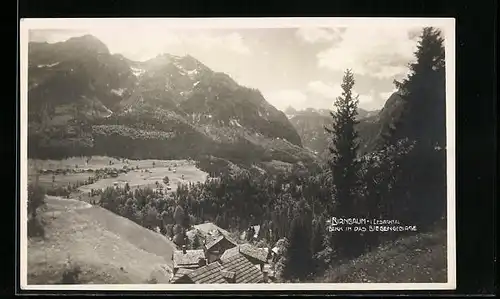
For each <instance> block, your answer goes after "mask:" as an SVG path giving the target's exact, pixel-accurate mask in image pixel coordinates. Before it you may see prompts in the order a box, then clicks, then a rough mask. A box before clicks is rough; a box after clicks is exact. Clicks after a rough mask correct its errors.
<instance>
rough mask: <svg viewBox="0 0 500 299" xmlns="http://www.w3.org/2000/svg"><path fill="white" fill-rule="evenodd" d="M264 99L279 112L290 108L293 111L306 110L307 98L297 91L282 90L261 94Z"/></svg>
mask: <svg viewBox="0 0 500 299" xmlns="http://www.w3.org/2000/svg"><path fill="white" fill-rule="evenodd" d="M263 95H264V98H265V99H266V100H267V101H268V102H269V103H270V104H271V105H273V106H274V107H276V108H277V109H280V110H284V109H286V108H287V107H288V106H292V107H294V108H295V109H302V108H307V107H309V106H308V103H307V96H306V95H305V94H304V93H303V92H302V91H300V90H297V89H282V90H276V91H270V92H265V93H263Z"/></svg>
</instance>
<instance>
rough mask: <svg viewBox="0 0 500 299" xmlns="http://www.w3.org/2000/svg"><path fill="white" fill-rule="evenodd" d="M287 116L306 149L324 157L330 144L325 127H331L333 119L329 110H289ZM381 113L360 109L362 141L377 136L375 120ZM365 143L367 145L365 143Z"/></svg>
mask: <svg viewBox="0 0 500 299" xmlns="http://www.w3.org/2000/svg"><path fill="white" fill-rule="evenodd" d="M286 114H287V116H288V117H289V119H290V122H291V123H292V125H293V126H294V127H295V129H296V130H297V132H298V133H299V135H300V138H301V140H302V144H303V145H304V147H306V148H309V149H311V150H312V151H313V152H315V153H316V154H318V155H320V156H324V155H325V154H326V153H325V151H326V150H327V147H328V144H329V138H328V135H327V133H326V131H325V126H328V127H329V126H330V124H331V121H332V118H331V115H330V110H328V109H313V108H307V109H304V110H301V111H297V110H291V109H287V111H286ZM378 114H379V111H378V110H377V111H366V110H364V109H361V108H359V109H358V120H359V121H360V123H359V124H358V130H359V132H360V135H361V139H362V140H370V138H371V136H368V135H370V134H375V133H373V132H372V129H373V128H374V127H375V124H374V122H375V119H376V118H377V116H378ZM363 143H365V142H364V141H363Z"/></svg>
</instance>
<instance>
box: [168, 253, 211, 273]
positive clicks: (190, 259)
mask: <svg viewBox="0 0 500 299" xmlns="http://www.w3.org/2000/svg"><path fill="white" fill-rule="evenodd" d="M172 259H173V274H174V276H175V275H176V273H177V271H179V269H188V270H194V269H198V268H200V267H203V266H205V265H206V264H207V262H206V258H205V252H204V251H203V250H202V249H199V250H186V246H183V248H182V250H176V251H174V253H173V257H172Z"/></svg>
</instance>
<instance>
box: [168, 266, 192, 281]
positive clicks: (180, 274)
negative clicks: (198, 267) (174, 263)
mask: <svg viewBox="0 0 500 299" xmlns="http://www.w3.org/2000/svg"><path fill="white" fill-rule="evenodd" d="M192 271H193V270H191V269H185V268H180V269H179V270H177V272H176V273H175V275H174V277H172V279H170V283H176V282H177V281H178V280H180V279H181V278H183V277H184V276H187V275H188V274H189V273H191V272H192Z"/></svg>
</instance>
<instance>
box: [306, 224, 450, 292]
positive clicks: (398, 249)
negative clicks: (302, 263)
mask: <svg viewBox="0 0 500 299" xmlns="http://www.w3.org/2000/svg"><path fill="white" fill-rule="evenodd" d="M446 240H447V239H446V232H445V231H437V232H434V233H422V234H418V235H415V236H411V237H407V238H404V239H400V240H398V241H396V242H393V243H392V244H389V245H385V246H382V247H381V248H379V249H377V250H375V251H372V252H370V253H367V254H365V255H363V256H361V257H359V258H357V259H355V260H353V261H351V262H349V263H346V264H344V265H341V266H339V267H337V268H335V269H333V270H330V271H328V272H327V273H326V275H325V276H324V277H320V278H318V279H317V280H316V281H315V282H328V283H361V282H371V283H445V282H446V281H447V271H446V269H447V266H446V264H447V262H446V261H447V253H446Z"/></svg>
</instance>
